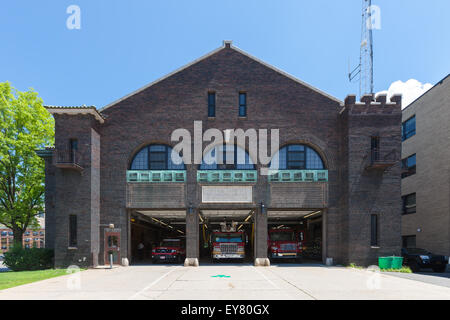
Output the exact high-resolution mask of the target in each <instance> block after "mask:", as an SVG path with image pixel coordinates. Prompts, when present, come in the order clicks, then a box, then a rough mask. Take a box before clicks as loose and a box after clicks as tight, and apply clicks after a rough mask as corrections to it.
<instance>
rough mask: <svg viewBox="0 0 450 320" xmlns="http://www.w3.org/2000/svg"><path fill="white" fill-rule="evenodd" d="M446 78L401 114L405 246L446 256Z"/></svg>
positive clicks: (449, 135)
mask: <svg viewBox="0 0 450 320" xmlns="http://www.w3.org/2000/svg"><path fill="white" fill-rule="evenodd" d="M449 76H450V75H447V76H446V77H445V78H444V79H442V80H441V81H440V82H439V83H437V84H436V85H435V86H434V87H433V88H431V89H430V90H429V91H427V92H426V93H425V94H423V95H422V96H421V97H420V98H418V99H417V100H415V101H414V102H413V103H411V104H410V105H409V106H408V107H407V108H405V109H404V110H403V115H402V123H403V125H402V129H403V130H402V140H403V142H402V165H403V166H402V167H403V171H402V199H403V210H402V238H403V246H404V247H414V246H415V247H418V248H423V249H427V250H429V251H431V252H433V253H436V254H443V255H447V256H448V255H450V77H449Z"/></svg>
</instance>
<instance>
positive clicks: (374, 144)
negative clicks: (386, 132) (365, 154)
mask: <svg viewBox="0 0 450 320" xmlns="http://www.w3.org/2000/svg"><path fill="white" fill-rule="evenodd" d="M370 151H371V156H372V161H378V160H380V137H371V138H370Z"/></svg>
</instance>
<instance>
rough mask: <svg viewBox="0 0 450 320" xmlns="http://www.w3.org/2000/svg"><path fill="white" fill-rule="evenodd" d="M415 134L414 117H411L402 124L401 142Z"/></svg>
mask: <svg viewBox="0 0 450 320" xmlns="http://www.w3.org/2000/svg"><path fill="white" fill-rule="evenodd" d="M415 134H416V116H415V115H414V116H412V117H411V118H409V119H408V120H406V121H405V122H403V123H402V141H405V140H406V139H408V138H410V137H412V136H413V135H415Z"/></svg>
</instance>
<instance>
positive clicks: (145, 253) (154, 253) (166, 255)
mask: <svg viewBox="0 0 450 320" xmlns="http://www.w3.org/2000/svg"><path fill="white" fill-rule="evenodd" d="M130 223H131V225H130V227H131V239H130V246H131V263H132V264H158V263H174V264H182V263H183V262H184V259H185V257H186V212H185V211H184V210H183V211H136V212H134V213H133V214H132V215H131V221H130Z"/></svg>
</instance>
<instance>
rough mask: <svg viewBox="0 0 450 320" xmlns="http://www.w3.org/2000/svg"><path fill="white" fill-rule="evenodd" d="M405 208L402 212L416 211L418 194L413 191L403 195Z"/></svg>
mask: <svg viewBox="0 0 450 320" xmlns="http://www.w3.org/2000/svg"><path fill="white" fill-rule="evenodd" d="M402 203H403V210H402V214H403V215H404V214H411V213H416V194H415V193H411V194H408V195H406V196H403V197H402Z"/></svg>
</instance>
